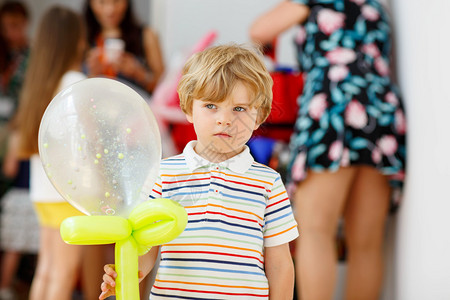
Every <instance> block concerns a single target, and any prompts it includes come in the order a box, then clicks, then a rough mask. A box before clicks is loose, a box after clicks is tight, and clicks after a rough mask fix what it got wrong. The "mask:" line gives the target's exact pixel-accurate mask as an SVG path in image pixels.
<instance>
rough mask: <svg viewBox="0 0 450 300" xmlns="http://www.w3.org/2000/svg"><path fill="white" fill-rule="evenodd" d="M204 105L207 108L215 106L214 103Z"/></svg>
mask: <svg viewBox="0 0 450 300" xmlns="http://www.w3.org/2000/svg"><path fill="white" fill-rule="evenodd" d="M205 107H206V108H209V109H213V108H216V106H215V105H214V104H206V105H205Z"/></svg>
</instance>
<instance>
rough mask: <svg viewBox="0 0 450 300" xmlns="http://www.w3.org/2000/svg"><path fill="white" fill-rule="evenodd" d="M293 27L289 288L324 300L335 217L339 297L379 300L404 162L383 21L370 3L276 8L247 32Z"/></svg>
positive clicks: (314, 2) (268, 37) (296, 3)
mask: <svg viewBox="0 0 450 300" xmlns="http://www.w3.org/2000/svg"><path fill="white" fill-rule="evenodd" d="M293 25H299V29H298V32H297V35H296V38H295V44H296V47H297V50H298V62H299V66H300V68H301V70H302V71H303V72H304V73H305V75H306V78H305V85H304V90H303V93H302V95H301V97H300V98H299V106H300V109H299V112H298V118H297V122H296V124H295V132H294V134H293V136H292V138H291V145H290V146H291V150H292V159H291V164H290V186H291V187H292V189H291V190H292V192H293V193H294V201H295V203H294V205H295V211H296V217H297V218H298V222H299V227H300V237H299V241H298V247H297V251H296V268H297V280H298V281H297V282H298V285H297V286H299V287H300V289H299V291H300V293H301V295H302V299H306V300H308V299H331V298H332V295H333V293H334V286H335V282H336V278H335V277H336V275H335V274H336V255H335V244H334V238H335V234H336V230H337V227H338V224H339V221H340V219H341V217H342V216H343V219H344V224H345V225H344V229H345V238H346V244H347V249H348V253H347V262H348V268H347V280H346V295H345V299H369V300H370V299H378V297H379V295H380V290H381V286H382V281H383V280H382V275H383V257H382V252H383V243H384V233H385V221H386V217H387V214H388V211H389V208H390V207H391V209H393V208H395V207H396V206H397V205H398V201H399V199H400V195H401V188H402V185H403V180H404V171H405V157H406V151H405V133H406V122H405V114H404V110H403V106H402V102H401V99H400V97H399V94H398V92H397V90H396V88H395V87H394V85H393V84H392V80H391V77H390V64H389V55H390V50H391V49H390V45H391V44H390V26H389V17H388V15H387V14H386V12H385V10H384V8H383V7H382V5H381V4H380V3H379V2H378V1H376V0H335V1H333V0H292V1H283V2H281V3H280V4H278V5H277V6H276V7H275V8H274V9H272V10H271V11H269V12H267V13H266V14H264V15H262V16H261V17H259V18H258V19H257V20H256V21H255V22H254V24H253V25H252V27H251V29H250V35H251V37H252V39H253V40H254V41H256V42H259V43H262V44H267V43H270V42H271V41H273V39H274V38H275V37H276V36H278V35H279V34H280V33H281V32H283V31H284V30H286V29H288V28H290V27H291V26H293Z"/></svg>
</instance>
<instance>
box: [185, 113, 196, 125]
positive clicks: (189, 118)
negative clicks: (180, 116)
mask: <svg viewBox="0 0 450 300" xmlns="http://www.w3.org/2000/svg"><path fill="white" fill-rule="evenodd" d="M186 119H187V120H188V121H189V123H194V120H192V114H186Z"/></svg>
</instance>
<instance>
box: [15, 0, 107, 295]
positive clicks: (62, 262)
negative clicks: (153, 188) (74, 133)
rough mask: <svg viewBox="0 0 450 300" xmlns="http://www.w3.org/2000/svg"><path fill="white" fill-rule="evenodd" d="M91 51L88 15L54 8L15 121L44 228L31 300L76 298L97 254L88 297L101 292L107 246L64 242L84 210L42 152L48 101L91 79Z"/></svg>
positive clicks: (40, 34)
mask: <svg viewBox="0 0 450 300" xmlns="http://www.w3.org/2000/svg"><path fill="white" fill-rule="evenodd" d="M85 49H86V31H85V26H84V22H83V19H82V17H81V16H80V15H78V14H77V13H75V12H73V11H72V10H70V9H68V8H64V7H61V6H53V7H51V8H50V9H48V10H47V11H46V13H45V14H44V15H43V17H42V20H41V21H40V24H39V27H38V29H37V31H36V36H35V38H34V43H33V44H32V50H31V55H30V63H29V67H28V69H27V72H26V77H25V82H24V86H23V90H22V94H21V97H20V104H19V110H18V115H17V119H15V121H16V124H17V130H18V135H19V141H18V144H19V149H18V152H17V156H18V158H19V159H30V197H31V200H32V201H33V204H34V207H35V209H36V211H37V215H38V219H39V224H40V230H41V232H40V247H39V253H38V262H37V268H36V272H35V275H34V278H33V282H32V285H31V291H30V297H29V299H30V300H57V299H58V300H70V299H72V294H73V291H74V289H75V284H76V282H77V279H78V277H79V276H78V274H79V270H80V268H81V265H82V262H83V260H85V259H87V257H90V256H91V257H92V256H97V259H91V260H90V262H91V263H90V265H89V270H85V272H84V273H83V277H82V279H83V284H85V286H84V288H85V289H84V290H85V295H84V296H85V298H86V299H88V300H91V299H97V295H98V285H99V284H100V282H99V280H98V276H101V275H100V274H102V271H103V261H102V256H101V251H99V249H101V248H99V247H101V246H99V247H96V246H94V247H93V246H77V245H68V244H66V243H65V242H64V241H63V240H62V238H61V236H60V232H59V227H60V225H61V222H62V221H63V220H64V219H65V218H67V217H71V216H75V215H83V214H82V213H81V212H80V211H78V210H77V209H75V208H74V207H72V206H71V205H70V204H69V203H68V202H66V201H65V200H64V199H63V198H62V196H61V195H60V194H59V193H58V192H57V191H56V189H55V188H54V187H53V185H52V184H51V182H50V181H49V179H48V178H47V175H46V174H45V171H44V168H43V166H42V162H41V160H40V158H39V153H38V132H39V125H40V121H41V119H42V116H43V114H44V111H45V109H46V108H47V106H48V104H49V103H50V101H51V100H52V99H53V97H54V96H55V95H56V94H57V93H58V92H59V91H61V90H62V89H64V88H66V87H68V86H69V85H71V84H73V83H75V82H77V81H80V80H83V79H85V78H86V76H85V75H84V74H83V73H82V72H81V66H82V61H83V59H84V53H85ZM85 265H86V264H85ZM92 276H93V277H92Z"/></svg>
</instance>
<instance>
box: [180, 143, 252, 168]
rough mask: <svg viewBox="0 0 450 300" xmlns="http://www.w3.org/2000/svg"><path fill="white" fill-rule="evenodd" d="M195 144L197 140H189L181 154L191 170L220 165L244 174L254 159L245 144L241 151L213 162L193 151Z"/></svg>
mask: <svg viewBox="0 0 450 300" xmlns="http://www.w3.org/2000/svg"><path fill="white" fill-rule="evenodd" d="M196 144H197V141H190V142H189V143H187V145H186V147H184V150H183V154H184V157H185V159H186V164H187V166H188V168H189V170H190V171H191V172H193V171H195V170H197V169H199V168H204V167H211V166H220V167H222V168H227V169H230V170H231V171H233V172H236V173H239V174H244V173H245V172H247V171H248V169H250V166H251V165H252V164H253V161H254V159H253V157H252V155H251V154H250V149H249V148H248V147H247V146H245V148H244V150H243V151H242V152H241V153H239V154H237V155H235V156H233V157H231V158H229V159H227V160H225V161H223V162H220V163H213V162H210V161H209V160H207V159H205V158H203V157H201V156H200V155H198V154H197V153H196V152H195V150H194V147H195V145H196Z"/></svg>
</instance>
